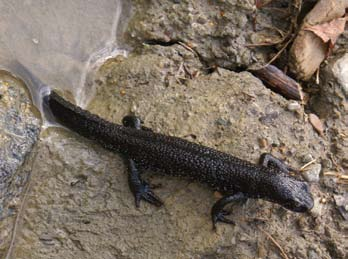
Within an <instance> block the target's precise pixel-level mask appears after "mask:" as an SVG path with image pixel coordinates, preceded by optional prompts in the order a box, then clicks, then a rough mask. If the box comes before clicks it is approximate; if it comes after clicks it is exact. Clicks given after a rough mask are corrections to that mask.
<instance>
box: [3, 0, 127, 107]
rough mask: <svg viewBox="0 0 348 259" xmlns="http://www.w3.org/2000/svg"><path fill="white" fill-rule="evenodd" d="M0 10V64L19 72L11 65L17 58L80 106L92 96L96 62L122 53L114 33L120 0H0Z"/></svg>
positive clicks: (119, 14) (116, 26) (119, 9)
mask: <svg viewBox="0 0 348 259" xmlns="http://www.w3.org/2000/svg"><path fill="white" fill-rule="evenodd" d="M0 11H1V16H0V24H1V26H0V35H2V37H1V38H0V67H1V68H4V69H7V70H10V71H11V72H13V73H14V74H19V76H21V75H20V72H21V71H19V70H17V66H16V65H13V64H14V63H13V61H15V62H20V63H21V64H23V65H24V66H25V67H26V68H28V70H30V72H32V73H33V74H34V75H35V76H36V77H38V78H39V79H40V80H41V81H42V82H44V83H45V84H47V85H49V86H50V87H52V88H56V89H57V88H58V89H63V90H69V91H71V92H72V94H73V95H74V96H75V99H76V102H77V104H78V105H80V106H85V105H86V104H87V103H88V101H89V98H90V97H91V96H93V90H94V89H93V84H92V83H91V82H92V80H93V71H94V70H95V68H96V67H97V66H98V64H100V62H103V61H104V60H105V59H106V58H108V57H110V56H115V55H118V54H122V55H125V51H124V50H121V49H120V48H119V46H118V45H117V37H116V35H117V28H118V24H119V21H120V17H122V3H121V1H120V0H98V1H95V0H93V1H92V0H74V1H70V0H60V1H55V0H11V1H5V0H0ZM38 93H39V90H35V91H33V92H32V94H34V95H35V94H36V95H37V94H38ZM33 97H34V98H33V99H35V96H33Z"/></svg>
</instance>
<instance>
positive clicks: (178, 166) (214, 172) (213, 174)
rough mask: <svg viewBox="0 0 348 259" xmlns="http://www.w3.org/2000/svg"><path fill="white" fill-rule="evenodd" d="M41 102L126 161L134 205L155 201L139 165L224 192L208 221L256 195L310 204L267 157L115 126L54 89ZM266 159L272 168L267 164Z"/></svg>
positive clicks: (297, 206) (293, 205) (130, 123)
mask: <svg viewBox="0 0 348 259" xmlns="http://www.w3.org/2000/svg"><path fill="white" fill-rule="evenodd" d="M45 103H46V105H48V107H49V108H50V110H51V112H52V113H53V115H54V116H55V117H56V119H57V120H58V122H60V123H61V124H62V125H64V126H66V127H67V128H69V129H71V130H73V131H75V132H77V133H79V134H80V135H82V136H84V137H86V138H88V139H92V140H95V141H97V142H99V143H100V144H101V145H102V146H103V147H105V148H106V149H109V150H111V151H115V152H120V153H122V154H123V155H124V156H125V157H126V158H127V159H128V162H129V165H128V166H129V169H130V171H131V175H130V178H129V181H130V187H131V189H132V188H133V189H132V192H133V193H134V195H135V196H137V195H138V196H139V197H136V201H137V204H138V202H139V200H140V199H141V198H143V199H145V200H147V201H149V202H150V203H153V204H155V205H160V204H161V202H160V201H159V199H158V198H157V197H156V196H155V195H154V194H153V193H152V191H151V190H150V188H149V186H148V185H147V184H146V183H145V182H144V181H142V180H141V178H140V174H139V173H138V169H137V166H138V165H139V166H142V167H146V168H153V169H160V170H161V171H162V172H164V173H166V174H170V175H178V176H187V177H190V178H192V179H195V180H197V181H199V182H202V183H206V184H209V185H210V186H211V187H212V188H214V189H215V190H218V191H220V192H221V193H223V194H224V195H226V196H225V197H224V198H222V199H221V200H219V201H218V202H217V203H216V204H215V205H214V207H213V209H212V216H213V223H215V222H217V221H223V222H226V223H232V221H231V220H228V219H226V218H225V217H224V215H225V214H226V213H225V211H223V207H224V206H225V205H226V204H227V203H230V202H232V201H235V200H241V199H244V198H262V199H265V200H268V201H272V202H276V203H278V204H280V205H282V206H284V207H285V208H287V209H290V210H292V211H297V212H305V211H308V210H309V209H311V208H312V207H313V199H312V196H311V194H310V192H309V188H308V185H307V184H306V183H305V182H303V181H300V180H298V179H295V178H293V177H291V176H289V174H288V172H286V171H287V167H286V166H284V165H283V164H282V163H280V162H279V161H277V160H275V159H274V158H272V157H270V156H265V157H264V164H263V165H255V164H252V163H249V162H247V161H244V160H241V159H239V158H236V157H234V156H231V155H228V154H226V153H222V152H219V151H217V150H214V149H212V148H208V147H205V146H202V145H198V144H195V143H192V142H189V141H186V140H184V139H180V138H176V137H170V136H166V135H163V134H158V133H154V132H152V131H151V130H141V126H139V124H137V122H136V118H134V117H125V119H124V121H123V123H124V125H125V126H122V125H117V124H114V123H111V122H108V121H106V120H104V119H102V118H100V117H98V116H96V115H93V114H91V113H89V112H88V111H85V110H82V109H81V108H79V107H77V106H75V105H73V104H71V103H69V102H67V101H66V100H64V99H63V98H61V97H60V96H59V95H57V94H56V93H55V92H51V94H50V95H48V96H46V97H45ZM268 159H270V160H271V161H268ZM269 162H270V163H271V164H272V166H268V165H269V164H270V163H269ZM214 217H215V218H214Z"/></svg>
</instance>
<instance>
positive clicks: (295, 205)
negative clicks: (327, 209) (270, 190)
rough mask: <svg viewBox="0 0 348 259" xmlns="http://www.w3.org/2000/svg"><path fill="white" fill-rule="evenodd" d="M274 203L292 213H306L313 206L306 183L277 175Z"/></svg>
mask: <svg viewBox="0 0 348 259" xmlns="http://www.w3.org/2000/svg"><path fill="white" fill-rule="evenodd" d="M274 187H275V192H276V193H275V194H273V195H272V196H273V198H274V201H275V202H277V203H278V204H280V205H282V206H283V207H285V208H286V209H288V210H291V211H294V212H307V211H309V210H311V209H312V208H313V206H314V201H313V197H312V194H311V192H310V190H309V186H308V184H307V183H306V182H303V181H300V180H298V179H296V178H293V177H289V176H287V175H279V178H278V179H277V181H276V186H274Z"/></svg>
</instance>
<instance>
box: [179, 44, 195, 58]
mask: <svg viewBox="0 0 348 259" xmlns="http://www.w3.org/2000/svg"><path fill="white" fill-rule="evenodd" d="M178 44H179V45H181V46H183V47H184V48H185V49H187V50H188V51H191V52H192V53H193V54H194V55H196V56H198V54H197V52H196V51H195V50H194V49H193V48H191V47H190V46H188V45H187V44H185V43H184V42H182V41H178Z"/></svg>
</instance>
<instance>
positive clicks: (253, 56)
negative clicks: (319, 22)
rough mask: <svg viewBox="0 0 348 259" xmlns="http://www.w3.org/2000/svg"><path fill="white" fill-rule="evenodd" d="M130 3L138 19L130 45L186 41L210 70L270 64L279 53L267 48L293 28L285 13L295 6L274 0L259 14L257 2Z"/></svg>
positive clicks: (188, 0)
mask: <svg viewBox="0 0 348 259" xmlns="http://www.w3.org/2000/svg"><path fill="white" fill-rule="evenodd" d="M132 3H133V6H134V9H133V10H134V14H133V16H132V18H131V20H130V23H129V26H128V29H127V31H126V35H128V38H129V39H130V42H135V45H139V43H142V42H144V41H148V40H155V41H156V42H157V43H158V44H161V43H160V42H162V43H163V44H165V43H166V42H173V41H174V42H175V41H180V42H184V43H185V44H187V45H188V46H189V47H191V48H193V49H194V50H195V51H197V53H198V54H199V56H200V58H201V60H202V61H204V63H205V64H206V67H207V68H214V67H215V66H220V67H224V68H229V69H240V68H245V67H248V66H250V65H252V64H255V63H264V62H265V61H267V60H269V59H270V57H269V55H270V54H271V53H276V52H277V51H275V50H274V49H272V48H269V47H267V46H265V44H264V43H265V42H268V43H270V42H278V41H280V40H281V37H282V35H280V34H279V30H283V31H286V30H287V29H288V28H289V27H290V21H289V19H284V13H288V12H289V10H291V7H292V5H291V3H289V1H275V2H273V3H271V5H269V6H268V7H271V8H270V9H268V8H263V9H256V7H255V3H254V1H239V0H227V1H210V0H203V1H192V0H182V1H170V0H167V1H146V3H144V1H141V0H140V1H139V0H133V1H132ZM272 5H273V6H272ZM272 7H273V8H279V9H275V10H279V12H274V11H272V10H274V9H272ZM266 45H267V44H266ZM258 46H259V47H258Z"/></svg>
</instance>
